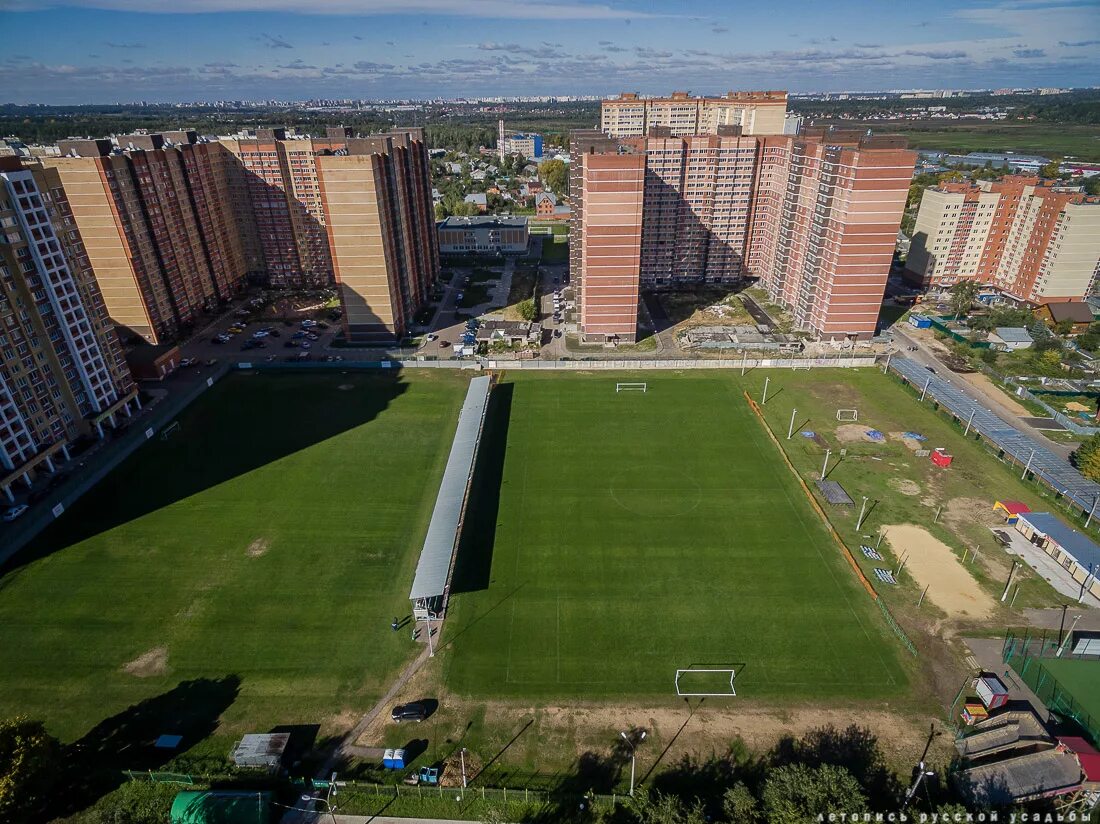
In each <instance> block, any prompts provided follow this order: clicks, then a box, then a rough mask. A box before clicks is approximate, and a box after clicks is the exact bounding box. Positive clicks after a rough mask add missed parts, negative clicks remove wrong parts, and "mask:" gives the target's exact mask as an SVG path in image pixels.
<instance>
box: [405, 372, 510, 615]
mask: <svg viewBox="0 0 1100 824" xmlns="http://www.w3.org/2000/svg"><path fill="white" fill-rule="evenodd" d="M491 388H492V381H491V379H490V378H489V376H488V375H482V376H479V377H476V378H474V379H473V380H472V381H470V386H469V388H468V389H467V390H466V399H465V400H464V401H463V402H462V411H461V412H460V413H459V416H458V427H457V429H456V430H455V437H454V441H453V442H452V444H451V453H450V455H449V456H448V457H447V468H446V469H445V470H444V472H443V481H442V482H441V483H440V485H439V494H438V495H437V496H436V499H435V509H434V510H432V519H431V522H430V523H429V524H428V534H427V535H426V536H425V538H424V547H423V549H421V551H420V559H419V561H417V564H416V575H415V576H414V577H413V583H412V589H411V590H410V592H409V598H410V600H412V602H413V617H414V619H416V620H418V621H419V620H423V621H431V620H434V619H437V618H439V617H442V615H443V612H444V611H445V610H446V608H447V595H448V592H449V589H450V585H451V575H452V573H453V572H454V564H455V556H456V554H457V551H458V541H459V538H460V536H461V535H462V522H463V520H464V518H465V516H466V502H467V499H468V497H469V493H470V484H471V482H472V481H473V477H474V467H475V465H476V463H477V450H478V446H479V445H480V443H481V432H482V429H483V427H484V425H485V411H486V409H487V408H488V405H489V392H490V390H491Z"/></svg>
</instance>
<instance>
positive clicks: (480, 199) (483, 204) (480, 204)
mask: <svg viewBox="0 0 1100 824" xmlns="http://www.w3.org/2000/svg"><path fill="white" fill-rule="evenodd" d="M462 202H463V203H472V204H474V205H475V206H477V208H478V211H481V212H487V211H489V197H488V195H486V194H485V193H484V192H474V193H473V194H470V195H466V197H464V198H462Z"/></svg>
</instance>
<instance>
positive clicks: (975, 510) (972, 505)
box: [943, 498, 1004, 526]
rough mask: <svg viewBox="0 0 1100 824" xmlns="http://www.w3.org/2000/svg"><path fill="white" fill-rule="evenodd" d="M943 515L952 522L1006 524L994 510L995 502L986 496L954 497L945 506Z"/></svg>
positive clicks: (985, 524)
mask: <svg viewBox="0 0 1100 824" xmlns="http://www.w3.org/2000/svg"><path fill="white" fill-rule="evenodd" d="M943 515H944V520H946V521H948V522H949V523H952V524H973V523H978V524H982V525H984V526H1004V520H1003V519H1002V518H1001V516H999V515H998V514H997V513H996V512H994V511H993V502H992V501H987V500H986V499H984V498H952V499H951V500H950V501H948V502H947V506H945V507H944V508H943Z"/></svg>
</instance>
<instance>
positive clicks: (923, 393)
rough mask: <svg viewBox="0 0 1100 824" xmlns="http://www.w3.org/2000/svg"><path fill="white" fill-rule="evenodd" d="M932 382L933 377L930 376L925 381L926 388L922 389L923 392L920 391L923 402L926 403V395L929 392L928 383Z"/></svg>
mask: <svg viewBox="0 0 1100 824" xmlns="http://www.w3.org/2000/svg"><path fill="white" fill-rule="evenodd" d="M930 383H932V379H931V378H929V379H928V380H926V381H925V382H924V389H922V390H921V393H920V402H921V403H924V396H925V395H927V394H928V384H930Z"/></svg>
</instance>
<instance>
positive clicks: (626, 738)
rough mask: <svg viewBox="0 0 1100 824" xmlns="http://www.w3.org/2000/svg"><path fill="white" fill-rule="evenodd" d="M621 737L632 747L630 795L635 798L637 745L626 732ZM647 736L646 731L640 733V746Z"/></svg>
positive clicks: (621, 733)
mask: <svg viewBox="0 0 1100 824" xmlns="http://www.w3.org/2000/svg"><path fill="white" fill-rule="evenodd" d="M619 735H621V736H622V738H623V741H625V742H626V745H627V746H628V747H630V795H631V796H633V795H634V766H635V764H636V762H637V760H638V752H637V750H636V749H635V747H636V744H635V743H634V742H633V741H632V740H631V738H630V736H629V735H627V734H626V733H625V732H620V733H619ZM645 736H646V732H645V730H642V731H641V732H640V733H638V744H641V743H642V742H643V741H645Z"/></svg>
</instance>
